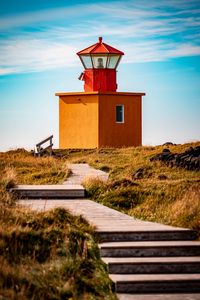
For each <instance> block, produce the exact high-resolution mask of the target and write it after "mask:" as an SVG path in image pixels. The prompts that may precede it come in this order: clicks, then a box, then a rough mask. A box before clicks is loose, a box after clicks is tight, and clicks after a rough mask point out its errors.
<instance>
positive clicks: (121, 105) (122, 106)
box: [115, 104, 124, 124]
mask: <svg viewBox="0 0 200 300" xmlns="http://www.w3.org/2000/svg"><path fill="white" fill-rule="evenodd" d="M119 106H120V107H121V108H122V121H121V122H119V121H117V107H119ZM115 120H116V123H117V124H123V123H124V104H117V105H116V106H115Z"/></svg>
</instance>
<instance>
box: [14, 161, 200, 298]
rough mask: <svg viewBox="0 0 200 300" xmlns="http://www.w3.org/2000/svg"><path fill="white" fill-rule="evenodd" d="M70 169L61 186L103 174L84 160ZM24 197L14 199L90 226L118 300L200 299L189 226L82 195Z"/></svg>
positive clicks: (198, 246) (197, 249)
mask: <svg viewBox="0 0 200 300" xmlns="http://www.w3.org/2000/svg"><path fill="white" fill-rule="evenodd" d="M70 168H71V169H72V172H73V174H72V176H71V177H70V178H69V179H68V180H67V181H66V182H65V183H64V185H63V187H66V188H69V187H70V186H71V187H73V188H74V187H76V186H77V187H78V186H79V188H80V184H81V183H82V181H83V180H84V178H85V177H91V176H94V177H99V178H100V179H102V180H106V179H107V178H108V175H107V174H105V173H104V172H102V171H100V172H99V171H98V170H94V169H92V170H91V168H90V167H89V166H87V165H86V164H80V165H71V166H70ZM87 171H88V172H87ZM97 173H98V175H97ZM69 190H70V189H69ZM55 191H56V189H55ZM58 191H59V189H58V190H57V192H58ZM30 195H31V194H30ZM28 198H29V199H23V200H20V201H19V202H20V204H22V205H25V206H28V207H30V208H31V209H34V210H37V211H46V210H49V209H53V208H55V207H64V208H66V209H68V210H69V211H71V212H72V213H73V214H75V215H82V216H83V217H84V218H85V219H86V220H88V222H89V223H90V224H91V225H93V226H94V228H95V231H96V233H97V234H98V235H99V237H100V240H101V242H100V244H99V248H100V253H101V257H102V260H104V262H105V263H106V264H107V266H108V272H109V275H110V278H111V279H112V281H113V282H114V284H115V290H116V292H117V296H118V298H119V299H120V300H143V299H144V300H154V299H155V300H169V299H170V300H198V299H200V242H198V241H195V240H194V239H195V232H194V231H193V230H189V229H184V228H177V227H172V226H167V225H162V224H158V223H153V222H145V221H141V220H138V219H135V218H133V217H130V216H128V215H125V214H123V213H121V212H119V211H116V210H113V209H111V208H108V207H106V206H103V205H101V204H98V203H96V202H94V201H91V200H88V199H84V198H82V199H81V198H76V199H70V198H69V197H68V198H66V199H59V198H58V197H55V198H51V199H31V197H28Z"/></svg>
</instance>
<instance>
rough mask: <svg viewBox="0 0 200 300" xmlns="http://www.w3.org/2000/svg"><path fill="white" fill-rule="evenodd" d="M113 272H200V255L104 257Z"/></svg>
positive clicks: (109, 270) (110, 271)
mask: <svg viewBox="0 0 200 300" xmlns="http://www.w3.org/2000/svg"><path fill="white" fill-rule="evenodd" d="M102 260H103V261H104V262H105V263H106V264H107V265H108V272H109V273H111V274H165V273H171V274H172V273H176V274H178V273H180V274H181V273H184V274H186V273H200V256H196V257H194V256H191V257H102Z"/></svg>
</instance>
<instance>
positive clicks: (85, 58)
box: [80, 55, 93, 69]
mask: <svg viewBox="0 0 200 300" xmlns="http://www.w3.org/2000/svg"><path fill="white" fill-rule="evenodd" d="M80 59H81V61H82V64H83V66H84V68H85V69H92V68H93V66H92V61H91V57H90V55H80Z"/></svg>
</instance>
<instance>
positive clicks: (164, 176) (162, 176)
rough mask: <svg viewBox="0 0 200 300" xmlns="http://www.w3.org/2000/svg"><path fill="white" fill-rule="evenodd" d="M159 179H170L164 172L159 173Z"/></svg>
mask: <svg viewBox="0 0 200 300" xmlns="http://www.w3.org/2000/svg"><path fill="white" fill-rule="evenodd" d="M158 179H160V180H166V179H168V177H167V176H166V175H164V174H160V175H158Z"/></svg>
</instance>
